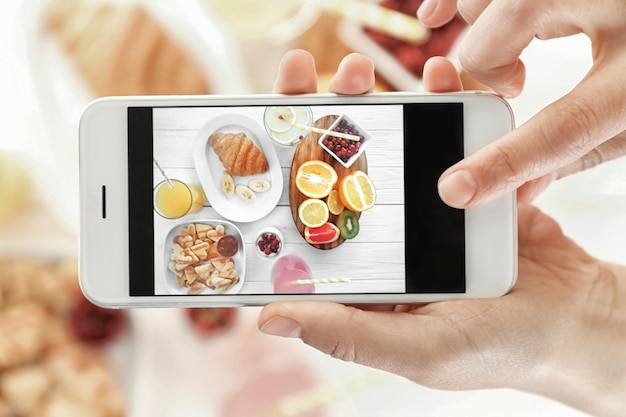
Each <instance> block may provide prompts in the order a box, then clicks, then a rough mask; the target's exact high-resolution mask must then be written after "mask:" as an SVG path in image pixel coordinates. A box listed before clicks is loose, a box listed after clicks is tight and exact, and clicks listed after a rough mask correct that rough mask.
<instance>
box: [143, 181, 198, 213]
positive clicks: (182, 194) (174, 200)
mask: <svg viewBox="0 0 626 417" xmlns="http://www.w3.org/2000/svg"><path fill="white" fill-rule="evenodd" d="M171 183H172V186H173V187H172V186H170V184H169V183H168V182H167V181H161V182H160V183H158V184H157V185H156V187H154V210H155V211H156V212H157V213H158V214H159V215H160V216H162V217H165V218H166V219H177V218H179V217H183V216H184V215H186V214H190V213H195V212H197V211H199V210H200V209H202V207H204V193H203V192H202V189H201V188H200V187H198V186H195V185H187V184H185V183H184V182H182V181H180V180H171Z"/></svg>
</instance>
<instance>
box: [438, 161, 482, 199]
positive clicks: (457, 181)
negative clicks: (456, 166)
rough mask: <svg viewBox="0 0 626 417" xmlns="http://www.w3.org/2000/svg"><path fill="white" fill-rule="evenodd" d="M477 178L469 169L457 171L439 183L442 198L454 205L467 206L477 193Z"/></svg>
mask: <svg viewBox="0 0 626 417" xmlns="http://www.w3.org/2000/svg"><path fill="white" fill-rule="evenodd" d="M477 188H478V187H477V186H476V180H475V179H474V177H473V176H472V174H471V173H470V172H468V171H464V170H461V171H456V172H453V173H452V174H450V175H448V176H447V177H445V178H444V179H442V180H441V182H440V183H439V195H440V197H441V199H442V200H443V201H444V202H445V203H446V204H448V205H450V206H452V207H463V206H465V205H466V204H467V203H468V202H469V201H470V200H471V199H472V197H474V194H476V190H477Z"/></svg>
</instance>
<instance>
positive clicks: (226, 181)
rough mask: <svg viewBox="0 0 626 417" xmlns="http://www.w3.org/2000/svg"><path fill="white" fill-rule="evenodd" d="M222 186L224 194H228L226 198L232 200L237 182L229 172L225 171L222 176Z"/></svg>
mask: <svg viewBox="0 0 626 417" xmlns="http://www.w3.org/2000/svg"><path fill="white" fill-rule="evenodd" d="M220 186H221V187H222V192H223V193H224V194H226V197H228V198H230V197H232V196H233V194H234V192H235V180H234V179H233V176H232V175H230V174H229V173H228V171H224V173H223V174H222V180H221V181H220Z"/></svg>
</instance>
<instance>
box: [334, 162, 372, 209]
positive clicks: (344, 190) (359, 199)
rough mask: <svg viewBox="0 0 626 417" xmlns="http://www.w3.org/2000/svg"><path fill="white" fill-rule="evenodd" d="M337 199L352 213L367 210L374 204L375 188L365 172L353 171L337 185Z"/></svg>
mask: <svg viewBox="0 0 626 417" xmlns="http://www.w3.org/2000/svg"><path fill="white" fill-rule="evenodd" d="M339 198H340V199H341V202H342V203H343V204H345V206H346V207H348V208H349V209H350V210H352V211H355V212H361V211H365V210H369V209H371V208H372V207H374V204H375V203H376V187H375V186H374V183H373V182H372V179H371V178H370V177H369V176H368V175H367V174H366V173H365V172H363V171H354V172H353V173H352V174H350V175H347V176H345V177H344V178H343V180H342V181H341V184H339Z"/></svg>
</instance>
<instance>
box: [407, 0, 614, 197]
mask: <svg viewBox="0 0 626 417" xmlns="http://www.w3.org/2000/svg"><path fill="white" fill-rule="evenodd" d="M457 8H458V11H459V13H460V14H461V15H462V16H463V18H464V19H465V20H467V21H468V22H469V23H470V24H471V25H472V27H471V29H470V30H469V32H468V34H467V37H466V38H465V39H464V41H463V47H462V50H461V52H460V57H459V58H460V60H461V64H462V66H463V68H464V69H465V71H467V73H468V74H469V75H470V76H472V77H473V78H475V79H476V80H478V81H480V82H482V83H484V84H486V85H487V86H489V87H491V88H492V89H494V90H495V91H496V92H498V93H500V94H502V95H503V96H505V97H515V96H517V95H519V94H520V92H521V91H522V88H523V86H524V81H525V67H524V64H523V63H522V61H521V60H520V55H521V53H522V51H523V50H524V49H525V48H526V47H527V46H528V45H529V44H530V42H531V41H532V40H533V39H534V38H538V39H552V38H557V37H563V36H569V35H574V34H577V33H585V34H586V35H587V36H588V37H589V39H590V40H591V43H592V47H593V49H592V53H593V66H592V68H591V70H590V71H589V72H588V74H587V76H586V77H585V78H584V79H583V80H582V81H581V82H580V83H579V84H578V85H577V86H576V87H575V88H574V89H573V90H572V91H571V92H570V93H568V94H566V95H565V96H563V97H562V98H560V99H559V100H557V101H556V102H554V103H552V104H550V105H548V106H547V107H545V108H544V109H543V110H542V111H540V112H539V113H538V114H537V115H535V116H534V117H533V118H531V119H530V120H529V121H528V122H526V123H525V124H523V125H521V126H520V127H518V128H517V129H515V130H514V131H513V132H511V133H510V134H508V135H506V136H504V137H502V138H501V139H500V140H498V141H496V142H494V143H492V144H490V145H488V146H486V147H485V148H483V149H481V150H480V151H478V152H476V153H475V154H473V155H470V156H468V157H466V158H465V159H464V160H462V161H461V162H459V163H457V164H456V165H454V166H452V167H451V168H449V169H448V170H447V171H446V172H444V173H443V174H442V176H441V178H440V181H439V193H440V195H441V197H442V199H443V200H444V201H445V202H446V203H447V204H449V205H451V206H454V207H459V208H464V207H471V206H475V205H478V204H482V203H485V202H487V201H490V200H492V199H494V198H496V197H499V196H501V195H503V194H505V193H507V192H510V191H512V190H515V189H517V188H519V187H521V188H520V189H519V192H518V197H519V199H520V200H521V201H530V200H532V199H533V198H534V197H535V196H536V195H537V194H538V193H539V192H541V191H542V190H543V189H545V188H546V187H547V186H548V185H549V184H550V183H551V182H552V181H554V180H556V179H558V178H561V177H564V176H566V175H569V174H572V173H575V172H578V171H582V170H584V169H587V168H590V167H592V166H595V165H597V164H599V163H601V162H604V161H607V160H610V159H613V158H616V157H619V156H623V155H626V131H625V129H626V75H625V74H626V71H625V70H626V2H624V0H602V1H594V2H590V1H588V0H569V1H567V2H559V1H546V0H458V1H457V0H426V1H424V3H422V5H421V7H420V9H419V10H418V17H419V18H420V20H421V21H422V22H423V23H424V24H426V25H428V26H432V27H436V26H440V25H443V24H444V23H446V22H447V21H449V20H450V19H451V18H452V17H453V16H454V14H455V13H456V12H457ZM546 65H549V63H546Z"/></svg>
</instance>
